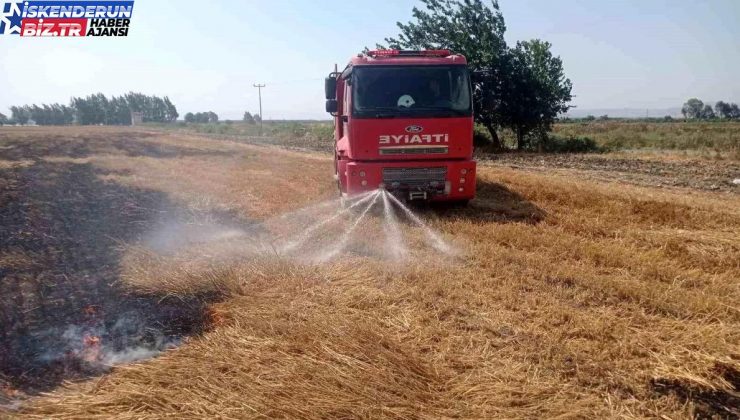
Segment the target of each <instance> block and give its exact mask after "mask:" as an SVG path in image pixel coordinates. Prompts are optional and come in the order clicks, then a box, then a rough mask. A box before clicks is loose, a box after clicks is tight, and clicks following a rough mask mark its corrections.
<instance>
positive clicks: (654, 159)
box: [478, 153, 740, 194]
mask: <svg viewBox="0 0 740 420" xmlns="http://www.w3.org/2000/svg"><path fill="white" fill-rule="evenodd" d="M478 159H479V161H480V162H481V163H482V164H491V165H496V166H508V167H510V168H512V169H522V170H528V171H538V172H549V171H560V170H565V171H564V173H567V174H578V175H579V176H581V177H582V178H587V179H596V180H599V181H606V182H609V181H618V182H626V183H630V184H636V185H644V186H650V187H659V188H666V187H668V188H670V187H682V188H692V189H697V190H704V191H717V192H730V193H735V194H737V193H740V181H735V180H740V162H738V161H733V160H729V161H728V160H720V161H713V160H708V159H700V158H677V157H676V156H675V155H670V154H666V155H663V156H661V155H659V154H657V155H649V154H645V153H642V154H635V156H630V154H627V153H620V154H596V155H594V154H535V153H503V154H495V155H493V154H481V155H480V156H478Z"/></svg>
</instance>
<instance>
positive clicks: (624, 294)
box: [0, 127, 740, 418]
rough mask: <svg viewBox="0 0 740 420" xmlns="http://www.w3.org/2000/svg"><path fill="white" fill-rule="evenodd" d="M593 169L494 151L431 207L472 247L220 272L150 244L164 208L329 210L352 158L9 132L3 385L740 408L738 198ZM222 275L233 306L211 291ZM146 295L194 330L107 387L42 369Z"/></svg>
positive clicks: (44, 404) (45, 405) (142, 305)
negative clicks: (455, 200)
mask: <svg viewBox="0 0 740 420" xmlns="http://www.w3.org/2000/svg"><path fill="white" fill-rule="evenodd" d="M612 169H613V170H614V171H616V169H618V168H612ZM577 171H579V169H567V170H562V171H561V170H545V169H538V170H536V171H530V170H527V171H522V170H520V169H512V168H509V167H507V166H506V165H505V166H494V165H490V166H489V165H482V167H481V169H480V171H479V174H478V183H479V184H478V186H479V188H478V197H477V199H476V200H475V201H473V202H472V203H471V205H470V206H469V207H467V208H462V209H460V208H457V209H451V208H427V209H419V210H418V211H419V214H420V215H421V217H423V218H424V219H425V220H426V221H427V222H428V223H430V225H431V226H433V227H434V228H435V229H437V230H438V231H439V232H440V234H441V235H443V236H444V238H445V239H447V240H449V241H451V242H454V243H455V244H457V245H458V246H460V247H461V248H462V249H463V250H464V252H463V253H462V255H460V256H458V257H456V261H455V263H453V264H440V263H439V262H438V261H434V260H431V259H429V260H423V261H409V262H408V263H407V264H404V265H403V266H401V267H394V266H392V265H390V264H388V263H387V262H385V261H382V260H375V259H373V258H368V257H366V256H364V255H361V254H353V253H351V252H350V253H348V254H347V255H345V256H344V258H343V259H342V260H341V261H339V262H337V263H332V264H326V265H322V266H316V267H312V266H308V267H307V266H303V265H300V264H295V263H293V262H291V261H281V260H277V261H273V260H270V261H252V260H248V259H243V260H237V261H234V262H232V263H230V264H226V265H224V264H220V265H217V266H213V264H211V263H209V262H208V261H207V260H206V264H204V267H199V266H198V264H199V261H178V260H169V259H168V258H169V257H166V258H165V257H163V258H155V259H140V258H138V257H137V254H136V253H135V252H132V251H135V250H136V249H135V248H132V246H131V245H132V244H134V245H135V244H136V243H137V242H138V241H140V240H141V239H142V238H143V237H146V236H147V235H146V233H147V232H149V231H151V229H152V228H156V227H157V226H158V225H160V224H161V223H162V218H163V216H164V219H171V218H172V217H170V216H174V217H175V218H178V217H180V215H181V214H182V213H183V212H184V213H185V214H186V215H190V216H192V215H193V214H196V215H201V214H202V215H207V216H208V217H209V218H211V217H215V218H216V219H217V220H220V221H222V222H224V223H225V222H228V223H247V224H248V223H251V222H252V221H253V220H263V219H265V218H268V217H271V216H274V215H278V214H281V213H285V212H288V211H291V210H295V209H298V208H301V207H303V206H305V205H307V204H309V203H314V202H316V201H318V200H321V199H322V198H325V197H328V196H330V195H332V194H334V191H335V190H334V188H335V187H334V185H333V183H332V179H331V160H330V159H328V158H327V157H326V156H325V155H315V154H307V153H297V152H291V151H285V150H280V149H275V148H267V147H263V146H254V145H245V144H240V143H234V142H229V141H214V140H212V139H207V138H203V137H197V136H188V135H182V134H176V135H172V134H163V133H150V132H146V131H141V130H135V129H117V128H102V127H91V128H66V129H57V128H55V129H23V130H17V131H6V130H0V172H2V175H3V176H2V177H0V204H2V207H1V208H2V211H0V218H2V219H1V221H2V224H0V228H2V229H4V230H3V231H2V232H0V233H2V236H0V238H2V241H0V262H1V263H2V265H0V270H2V275H3V284H2V285H0V287H3V290H2V297H3V300H2V309H3V312H2V316H3V318H2V327H3V328H2V331H3V334H4V337H3V339H4V340H3V345H6V348H7V349H9V350H10V351H9V352H4V353H2V355H3V356H5V357H7V356H6V355H10V356H12V359H11V358H5V359H0V361H1V362H2V364H0V368H2V371H1V372H2V375H3V376H2V377H0V385H2V384H4V385H5V386H4V387H0V395H1V396H3V397H4V398H6V399H7V398H8V397H10V398H13V397H14V396H16V393H17V392H18V388H20V390H21V391H23V390H26V391H29V392H33V391H38V390H49V389H55V391H54V393H52V394H51V395H48V396H45V397H41V398H35V399H33V400H31V401H30V402H28V403H26V404H25V405H24V406H23V407H22V408H21V411H20V412H19V413H20V414H23V415H27V416H37V417H39V418H48V417H50V416H67V417H71V418H89V417H93V416H99V417H123V418H158V417H162V416H167V415H172V416H181V417H219V416H221V417H260V416H262V417H283V418H340V417H352V416H355V417H356V416H364V417H374V418H380V417H389V418H445V417H448V418H449V417H458V418H501V417H507V418H543V417H556V416H564V417H580V418H584V417H585V418H604V417H659V416H661V415H663V416H668V417H670V418H683V417H690V416H699V417H702V416H705V417H709V416H712V415H714V416H718V417H720V418H722V417H726V418H733V416H734V417H736V416H737V415H738V411H737V407H738V406H739V405H740V404H739V402H738V399H737V392H738V387H740V383H739V382H738V378H740V375H739V374H738V372H739V371H740V354H738V352H737V349H738V345H739V344H740V335H738V331H740V327H739V326H740V318H739V315H738V312H737V311H738V309H737V305H736V302H737V301H738V299H740V285H739V284H738V280H737V279H738V278H740V265H738V261H740V244H739V243H738V241H737V238H738V233H739V232H740V213H738V208H740V202H738V197H737V195H735V194H717V193H716V192H709V191H701V190H700V189H695V188H683V187H680V188H676V189H665V188H664V189H658V188H650V187H644V186H634V185H631V184H632V183H633V182H622V181H620V180H617V182H613V180H611V179H608V180H607V181H609V182H603V181H601V180H598V179H596V178H595V177H593V178H589V177H586V178H585V179H581V178H578V177H575V176H573V175H574V174H577V173H579V172H577ZM689 187H690V186H689ZM6 238H7V239H6ZM205 256H206V257H207V256H208V253H206V254H205ZM6 279H11V280H12V281H10V282H6ZM111 284H112V286H111ZM214 291H218V292H219V293H220V295H219V296H220V297H221V298H222V299H224V301H223V302H221V303H216V301H215V300H210V301H209V302H208V306H207V307H203V306H200V305H201V304H202V302H203V300H204V299H205V298H207V297H213V296H212V294H213V292H214ZM172 295H176V296H178V298H177V299H175V300H174V301H167V300H165V301H162V300H161V298H162V297H164V296H172ZM180 298H192V301H190V302H185V304H183V302H182V301H179V300H180ZM178 301H179V302H178ZM101 302H102V303H101ZM176 302H177V303H176ZM91 305H92V308H90V306H91ZM96 305H97V306H96ZM37 306H41V307H42V309H43V310H42V309H34V308H36V307H37ZM173 308H174V309H173ZM88 309H89V310H88ZM173 310H174V311H175V312H174V315H173V312H172V311H173ZM128 311H133V312H135V313H136V312H137V311H139V312H138V313H140V314H142V316H140V317H139V319H142V318H143V321H142V322H141V323H135V325H137V326H140V329H141V331H149V330H150V328H153V329H154V330H155V331H156V334H155V335H156V336H165V337H167V336H169V335H170V334H171V336H172V337H173V338H175V339H177V338H179V337H181V336H184V335H188V334H191V336H190V338H189V339H186V341H185V343H184V344H183V345H181V346H179V347H178V348H177V349H175V350H172V351H169V352H167V353H165V355H163V356H161V357H158V358H154V359H151V360H148V361H145V362H143V363H137V364H134V365H131V366H128V367H126V368H125V369H113V371H112V372H110V373H108V374H106V375H105V376H103V377H102V379H101V380H93V381H83V382H80V383H78V384H74V385H71V386H65V387H57V388H54V387H56V386H58V385H59V383H60V381H61V380H62V379H83V378H85V377H90V375H93V376H94V375H98V374H100V371H99V370H98V371H93V372H91V371H89V370H86V365H85V364H84V363H77V362H76V363H67V364H64V363H62V364H61V365H56V366H61V367H57V368H56V369H57V370H54V369H53V366H52V367H46V368H45V369H47V370H43V369H39V368H38V367H37V366H38V364H37V361H38V355H39V352H38V349H39V348H40V347H44V348H48V347H49V346H50V345H52V346H53V345H54V341H53V339H54V338H55V337H56V340H59V339H60V337H62V338H63V336H64V334H56V335H55V336H54V335H52V336H51V337H50V338H51V339H52V340H51V341H43V340H38V339H37V338H34V337H35V336H36V334H35V332H37V331H45V330H47V329H48V328H49V327H54V328H55V329H56V331H60V329H61V330H66V327H67V326H69V325H70V324H72V325H81V326H82V327H87V326H91V329H90V331H94V330H95V329H94V328H92V327H95V328H97V327H99V326H101V325H103V326H105V327H106V330H108V331H114V332H116V331H118V330H116V328H114V327H115V325H116V320H119V319H120V318H121V315H122V314H125V313H127V312H128ZM183 311H184V312H183ZM206 326H211V327H212V329H209V330H207V331H202V330H203V329H204V327H206ZM138 328H139V327H137V328H135V330H136V331H131V332H127V331H120V337H118V338H121V339H125V340H124V344H126V345H127V343H130V341H127V340H130V338H131V337H137V336H139V334H138V332H139V329H138ZM75 331H76V330H75ZM84 334H85V328H82V334H81V335H83V337H77V338H78V339H79V338H82V339H83V340H84ZM99 338H100V339H101V340H102V341H103V343H106V342H108V341H111V340H112V341H116V335H115V334H111V335H109V336H105V335H103V336H101V337H99ZM6 340H7V341H6ZM34 340H37V341H34ZM142 340H143V341H145V342H146V338H143V339H142ZM140 341H141V340H138V341H137V340H134V344H139V343H140ZM58 342H59V341H58ZM61 342H62V343H63V342H64V341H63V340H62V341H61ZM6 343H9V344H6ZM29 343H31V345H29ZM34 343H36V344H34ZM50 343H51V344H50ZM123 347H125V345H124V346H123ZM28 349H31V350H33V351H30V352H29V351H27V350H28ZM3 350H5V349H3ZM72 350H73V352H72V356H76V355H77V353H75V351H74V350H75V349H72ZM83 350H84V349H83ZM83 353H84V352H83ZM77 359H80V357H77ZM83 361H84V357H83ZM24 363H26V365H25V366H27V367H30V368H31V369H30V370H29V369H28V368H26V369H16V366H18V365H19V364H20V366H24V365H23V364H24ZM48 372H61V373H59V374H54V375H50V376H45V375H47V373H48ZM49 378H51V379H52V380H49ZM142 390H146V392H143V391H142Z"/></svg>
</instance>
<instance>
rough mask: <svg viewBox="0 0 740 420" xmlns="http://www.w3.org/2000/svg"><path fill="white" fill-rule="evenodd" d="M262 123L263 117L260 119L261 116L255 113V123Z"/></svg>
mask: <svg viewBox="0 0 740 420" xmlns="http://www.w3.org/2000/svg"><path fill="white" fill-rule="evenodd" d="M260 121H262V117H260V114H257V113H255V114H254V122H256V123H258V122H260Z"/></svg>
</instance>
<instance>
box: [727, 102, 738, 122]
mask: <svg viewBox="0 0 740 420" xmlns="http://www.w3.org/2000/svg"><path fill="white" fill-rule="evenodd" d="M727 118H729V119H731V120H740V108H738V106H737V104H735V103H733V104H730V112H729V114H727Z"/></svg>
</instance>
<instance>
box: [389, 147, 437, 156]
mask: <svg viewBox="0 0 740 420" xmlns="http://www.w3.org/2000/svg"><path fill="white" fill-rule="evenodd" d="M447 150H448V148H447V146H428V147H381V148H380V154H381V155H444V154H446V153H447Z"/></svg>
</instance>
